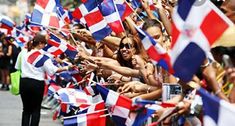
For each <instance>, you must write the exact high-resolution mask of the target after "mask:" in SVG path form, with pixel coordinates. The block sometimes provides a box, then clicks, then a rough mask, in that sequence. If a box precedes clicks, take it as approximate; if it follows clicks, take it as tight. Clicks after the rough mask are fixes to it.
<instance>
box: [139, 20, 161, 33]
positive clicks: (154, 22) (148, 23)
mask: <svg viewBox="0 0 235 126" xmlns="http://www.w3.org/2000/svg"><path fill="white" fill-rule="evenodd" d="M153 26H156V27H159V28H160V29H161V30H162V25H161V23H160V22H159V21H157V20H156V19H146V20H145V22H144V25H143V27H142V29H143V30H144V31H146V30H147V29H148V28H149V27H153Z"/></svg>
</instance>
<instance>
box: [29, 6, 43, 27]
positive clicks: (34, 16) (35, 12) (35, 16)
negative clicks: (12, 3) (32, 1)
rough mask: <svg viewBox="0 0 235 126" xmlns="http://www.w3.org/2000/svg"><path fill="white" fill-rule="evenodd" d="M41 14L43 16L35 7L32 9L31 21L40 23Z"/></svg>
mask: <svg viewBox="0 0 235 126" xmlns="http://www.w3.org/2000/svg"><path fill="white" fill-rule="evenodd" d="M42 16H43V14H42V13H41V12H40V11H38V10H37V9H34V10H33V13H32V16H31V21H32V22H35V23H38V24H41V22H42Z"/></svg>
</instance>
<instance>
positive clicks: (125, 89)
mask: <svg viewBox="0 0 235 126" xmlns="http://www.w3.org/2000/svg"><path fill="white" fill-rule="evenodd" d="M141 3H142V5H141V7H138V8H137V9H136V11H135V13H132V14H131V15H130V16H128V17H126V18H125V20H124V21H123V26H124V28H125V32H123V33H121V34H115V33H112V34H111V35H110V36H107V37H105V38H104V39H103V40H101V41H100V42H96V40H95V39H94V38H93V37H92V34H91V32H90V31H89V30H88V29H87V28H86V26H84V25H82V24H73V25H70V26H71V27H70V29H73V30H72V32H71V35H70V36H69V37H66V38H65V37H64V36H62V35H61V34H60V33H59V30H57V29H53V28H51V29H49V30H48V31H50V32H51V33H53V34H55V35H57V36H58V37H59V38H63V39H65V40H66V41H67V43H69V44H70V45H72V46H74V47H75V48H76V49H77V51H78V53H77V55H76V57H75V58H74V59H71V58H69V57H68V56H67V55H66V54H65V53H63V54H61V55H58V56H55V57H53V59H51V58H48V57H47V58H45V62H43V64H40V66H37V67H36V66H35V65H34V64H30V63H29V58H30V57H31V56H32V55H34V54H36V53H37V52H38V51H40V50H41V49H43V48H44V47H45V45H46V44H47V40H48V38H49V36H48V34H45V33H44V32H42V31H41V32H39V33H36V34H35V36H34V38H33V39H32V40H30V41H29V42H27V44H25V46H24V47H22V50H21V52H20V48H19V47H17V46H16V45H14V44H13V41H14V38H12V37H8V36H6V35H4V34H3V33H2V34H1V37H0V42H1V43H0V71H1V84H2V87H1V89H3V90H9V84H10V78H9V74H10V73H11V72H14V71H16V69H18V70H19V69H20V70H21V80H20V95H21V99H22V102H23V113H22V126H29V125H30V126H37V125H38V124H39V121H40V109H41V104H42V101H43V92H44V87H45V86H44V85H45V84H44V83H45V82H44V80H45V76H46V75H49V76H52V75H55V74H56V73H60V72H62V71H68V70H70V71H71V70H75V71H76V70H77V71H79V72H78V73H79V76H81V77H82V78H83V79H81V80H80V81H79V82H78V83H76V86H78V87H80V88H81V85H82V87H83V88H84V87H86V86H87V85H88V81H92V82H93V81H96V82H97V83H99V82H102V83H104V84H106V85H108V86H107V87H108V88H109V89H112V90H114V91H115V92H118V93H119V94H121V95H122V96H125V97H128V98H130V99H132V100H135V99H144V100H152V101H161V100H162V101H163V100H164V102H166V103H169V104H174V105H176V106H178V109H177V111H176V112H175V113H174V114H173V115H171V116H169V117H167V118H166V119H164V120H163V125H173V123H175V124H176V123H177V125H184V124H185V125H186V124H188V125H190V124H191V125H197V126H200V125H202V123H201V122H202V118H201V117H202V114H201V113H202V110H200V109H199V110H198V111H196V110H195V109H196V108H195V106H197V105H199V106H200V103H197V102H196V100H195V99H196V97H195V93H194V94H193V93H192V92H193V91H194V88H193V87H194V86H192V85H197V86H200V87H203V88H205V89H206V90H207V91H208V92H210V93H211V94H213V95H215V96H218V97H219V98H220V99H223V100H225V101H227V102H230V103H231V104H234V102H235V95H234V94H235V87H234V84H235V66H234V65H235V44H233V43H234V42H233V41H230V40H229V38H230V37H231V36H226V37H227V38H226V39H225V40H226V41H227V42H225V43H227V45H226V44H225V45H219V44H218V45H216V46H212V49H211V51H210V52H208V54H207V58H206V59H205V60H204V62H203V64H202V65H201V66H200V68H199V70H198V71H197V72H196V73H195V75H194V76H193V78H192V80H191V81H190V82H187V83H185V82H183V81H182V80H180V79H179V78H177V77H175V76H174V75H172V74H170V73H169V72H168V71H167V70H165V69H163V68H162V67H161V66H160V65H155V64H153V63H152V62H151V60H150V58H149V56H148V54H147V52H146V50H145V48H144V46H143V44H142V42H141V39H140V37H139V36H138V33H137V30H136V29H135V26H134V25H133V24H135V25H137V27H139V28H141V29H142V30H144V31H145V32H146V33H148V34H149V35H150V36H151V37H152V38H153V39H154V40H155V41H156V42H158V43H159V44H160V45H161V46H162V47H163V48H164V49H165V50H166V51H167V52H170V49H171V41H172V40H171V31H172V30H171V22H172V14H173V7H174V6H175V5H176V2H175V1H165V0H161V1H158V2H156V3H155V4H154V9H152V8H150V6H149V3H148V1H147V0H142V2H141ZM215 5H216V6H217V7H218V8H219V9H220V10H222V11H223V12H224V13H225V15H226V16H227V17H229V18H230V19H231V21H233V22H234V23H235V13H234V12H235V11H234V10H235V3H234V2H233V1H232V0H228V1H225V2H222V1H220V2H218V1H216V2H215ZM68 27H69V26H68ZM218 27H219V26H218ZM232 29H233V30H234V29H235V28H234V27H233V28H232ZM230 35H231V34H230ZM231 38H232V37H231ZM19 52H20V53H19ZM18 54H19V56H18V58H16V57H17V55H18ZM224 54H227V55H228V56H229V57H230V58H227V59H226V60H229V59H230V60H231V62H227V63H224V62H226V61H223V56H224ZM16 59H17V60H16ZM33 59H34V60H35V58H33ZM54 62H57V63H58V64H63V63H64V62H66V63H68V64H69V65H68V66H64V67H58V65H57V66H56V65H55V63H54ZM228 63H229V65H228ZM59 66H62V65H59ZM91 74H94V75H95V77H94V78H91V80H89V79H87V78H89V77H88V76H90V75H91ZM63 81H65V80H63ZM63 81H59V82H60V83H58V84H57V85H59V86H60V87H62V88H65V87H68V82H70V81H71V80H66V82H67V83H63ZM72 81H73V82H74V80H72ZM57 82H58V81H57ZM166 85H167V86H169V87H168V89H165V87H166ZM164 86H165V87H164ZM45 90H48V89H45ZM166 90H171V91H170V92H167V93H166ZM192 94H193V95H192ZM169 96H170V97H169ZM173 96H174V97H173ZM163 97H164V98H163ZM166 97H167V98H166ZM195 104H196V105H195ZM192 106H194V108H193V107H192ZM197 107H198V106H197ZM167 110H168V108H162V109H161V110H159V111H156V112H155V114H154V116H152V118H153V120H156V119H158V118H160V117H161V116H162V115H163V113H164V112H166V111H167ZM193 110H194V111H193ZM192 111H193V112H192ZM182 118H185V119H186V121H184V123H183V124H180V123H181V122H182V121H181V122H180V121H179V120H182ZM174 119H175V120H174ZM177 121H178V122H177Z"/></svg>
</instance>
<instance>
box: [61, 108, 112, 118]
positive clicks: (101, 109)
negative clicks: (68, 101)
mask: <svg viewBox="0 0 235 126" xmlns="http://www.w3.org/2000/svg"><path fill="white" fill-rule="evenodd" d="M107 110H108V109H101V110H97V111H93V112H89V113H84V114H92V113H98V112H103V111H107ZM84 114H81V115H84ZM77 116H79V115H73V116H66V117H63V118H64V119H69V118H73V117H77ZM101 116H102V115H101Z"/></svg>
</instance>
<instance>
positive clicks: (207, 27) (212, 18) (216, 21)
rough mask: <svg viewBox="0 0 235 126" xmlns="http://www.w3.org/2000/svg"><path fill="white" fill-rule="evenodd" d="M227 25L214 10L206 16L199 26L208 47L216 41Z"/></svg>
mask: <svg viewBox="0 0 235 126" xmlns="http://www.w3.org/2000/svg"><path fill="white" fill-rule="evenodd" d="M228 27H229V25H228V24H227V23H226V22H225V21H224V20H223V19H222V17H220V16H219V15H218V14H217V13H216V12H215V11H214V10H212V11H210V13H209V14H208V15H207V16H206V18H205V19H204V21H203V22H202V25H201V26H200V28H201V30H202V32H203V33H204V35H205V36H206V38H207V40H208V41H209V43H210V45H212V44H213V43H214V42H215V41H216V39H218V38H219V37H220V36H221V35H222V34H223V33H224V31H225V30H226V29H227V28H228Z"/></svg>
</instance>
